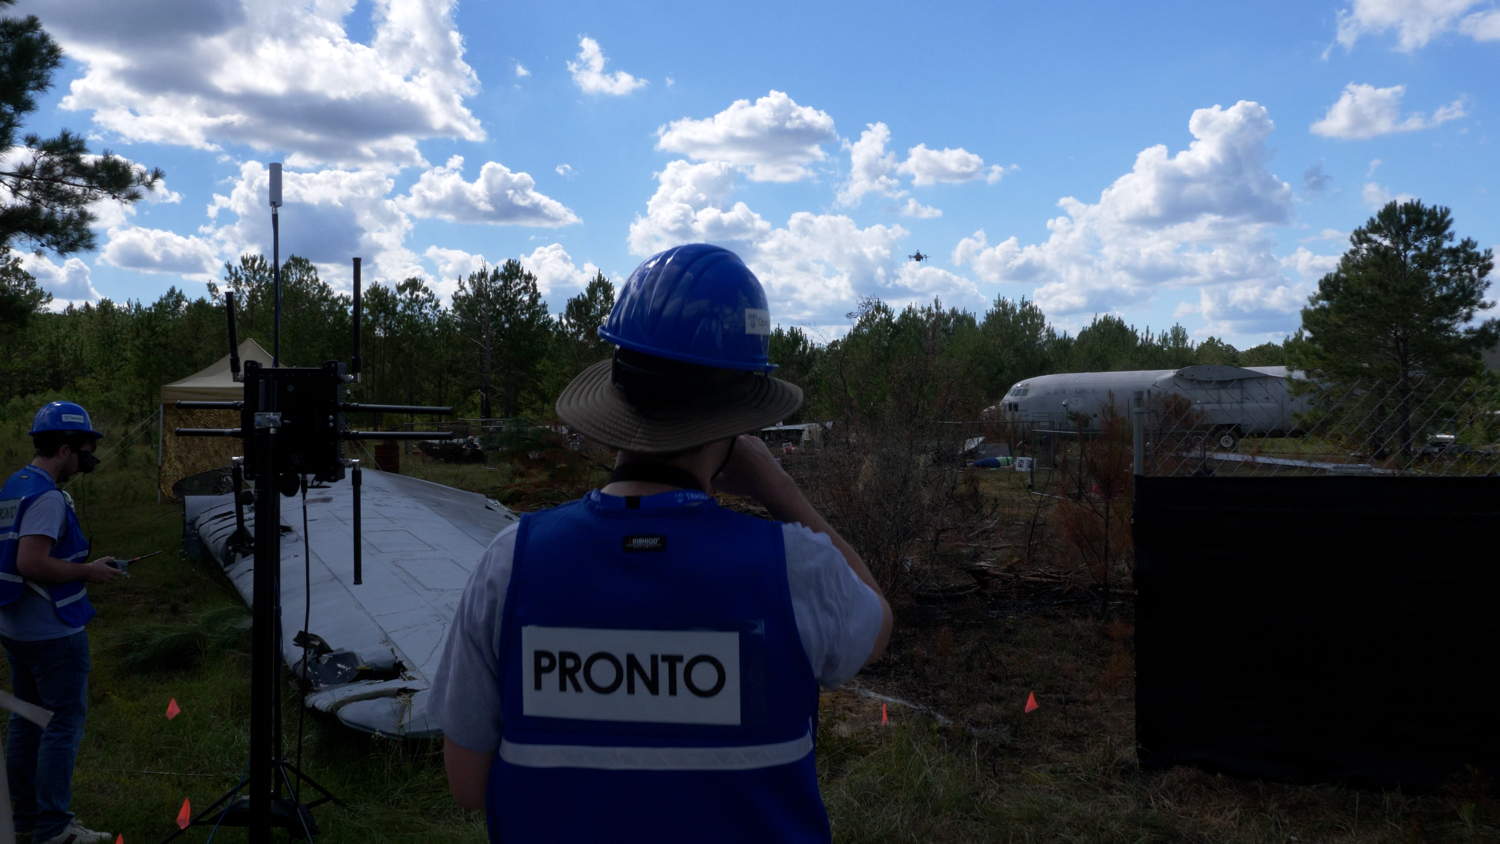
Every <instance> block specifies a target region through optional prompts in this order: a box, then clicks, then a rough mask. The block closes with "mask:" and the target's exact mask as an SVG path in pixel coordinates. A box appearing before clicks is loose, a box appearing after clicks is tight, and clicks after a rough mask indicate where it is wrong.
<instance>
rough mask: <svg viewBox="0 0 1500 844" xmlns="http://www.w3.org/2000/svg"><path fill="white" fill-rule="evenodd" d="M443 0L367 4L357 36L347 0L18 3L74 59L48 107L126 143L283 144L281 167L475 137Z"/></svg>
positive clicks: (463, 70)
mask: <svg viewBox="0 0 1500 844" xmlns="http://www.w3.org/2000/svg"><path fill="white" fill-rule="evenodd" d="M455 2H456V0H375V2H374V3H373V5H372V7H370V15H371V17H372V25H373V26H372V29H373V35H372V37H371V39H370V41H369V43H361V42H357V41H354V40H352V39H351V38H350V36H349V33H348V30H347V29H346V27H345V18H347V17H348V16H349V15H350V14H351V13H353V12H354V10H355V3H354V2H353V0H318V2H301V0H203V2H195V3H186V4H184V3H173V2H167V0H145V1H144V2H141V3H136V4H132V5H131V8H130V12H129V14H123V15H122V14H121V13H120V11H119V8H118V4H115V3H112V2H109V0H73V2H68V3H55V2H42V0H24V2H23V3H22V4H21V5H22V7H24V11H23V10H22V9H20V8H18V9H17V10H16V11H17V12H21V13H23V14H24V13H25V12H35V13H36V14H38V15H39V16H40V17H41V18H42V21H43V23H44V25H45V26H46V27H47V29H48V31H49V32H51V33H52V34H53V36H54V37H56V38H57V39H58V40H59V42H60V43H61V44H62V46H63V48H64V49H66V50H67V51H68V54H69V55H70V56H71V57H72V58H73V59H75V60H76V61H78V62H79V63H80V65H81V66H82V67H83V69H84V70H83V74H82V76H81V77H79V78H77V79H75V80H74V81H73V82H72V83H71V84H70V85H69V88H68V94H67V96H65V97H64V98H63V100H62V107H63V108H65V109H70V110H81V111H88V112H91V114H92V118H93V121H94V123H95V124H96V125H97V126H100V127H102V128H104V129H106V130H109V131H112V132H114V133H117V134H118V135H120V136H121V137H123V138H125V139H126V140H128V141H132V142H149V143H161V144H174V145H180V146H189V147H196V148H200V149H215V150H216V149H220V148H221V147H222V146H223V145H225V144H246V145H249V146H250V147H252V148H254V149H257V150H265V151H271V150H285V151H289V152H290V154H289V155H288V157H287V163H288V164H291V165H294V166H300V167H307V166H314V165H317V164H359V165H366V166H384V167H401V166H408V165H415V164H421V163H423V161H422V156H421V153H420V152H419V151H418V148H417V143H418V141H420V140H422V139H425V138H439V137H440V138H458V139H462V140H468V141H478V140H482V139H483V138H484V131H483V129H482V128H481V127H480V124H479V121H478V119H476V118H475V117H474V115H473V114H471V113H470V112H469V110H468V109H467V107H465V105H464V103H463V101H464V99H465V98H466V97H467V96H469V95H471V94H472V93H474V92H475V91H477V90H478V81H477V78H476V77H475V74H474V72H473V70H472V69H471V68H470V67H469V66H468V65H467V64H466V63H465V62H464V59H463V39H462V37H461V36H460V34H459V32H458V30H457V28H456V25H455V23H454V20H453V7H454V4H455Z"/></svg>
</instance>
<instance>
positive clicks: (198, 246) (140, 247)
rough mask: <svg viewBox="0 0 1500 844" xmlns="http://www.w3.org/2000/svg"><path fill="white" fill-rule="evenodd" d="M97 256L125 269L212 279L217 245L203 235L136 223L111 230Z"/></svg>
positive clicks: (215, 265) (216, 258)
mask: <svg viewBox="0 0 1500 844" xmlns="http://www.w3.org/2000/svg"><path fill="white" fill-rule="evenodd" d="M100 259H101V260H102V261H104V263H106V264H110V265H112V266H116V267H121V268H124V269H128V270H139V271H141V272H148V273H173V274H176V275H182V276H186V277H188V278H192V279H194V280H196V281H209V280H212V278H213V276H214V273H215V272H217V270H218V268H219V264H220V257H219V251H218V249H217V248H216V247H215V246H214V244H212V243H211V242H209V241H207V240H204V239H203V238H200V237H184V236H183V235H180V234H177V233H176V232H171V231H165V230H163V229H148V228H140V227H132V228H119V229H114V230H113V231H111V232H110V233H109V243H108V244H106V245H105V247H104V254H103V255H101V256H100Z"/></svg>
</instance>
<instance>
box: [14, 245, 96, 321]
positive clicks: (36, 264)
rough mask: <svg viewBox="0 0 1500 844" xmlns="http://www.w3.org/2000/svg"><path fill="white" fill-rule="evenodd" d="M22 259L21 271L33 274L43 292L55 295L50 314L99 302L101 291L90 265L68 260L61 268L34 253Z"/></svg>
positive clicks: (28, 253)
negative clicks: (96, 285) (92, 274)
mask: <svg viewBox="0 0 1500 844" xmlns="http://www.w3.org/2000/svg"><path fill="white" fill-rule="evenodd" d="M19 257H20V259H21V269H23V270H25V271H26V272H28V273H30V274H31V277H32V278H34V279H36V283H37V284H38V285H40V286H41V288H42V289H43V290H45V291H47V292H48V293H51V294H52V302H51V304H49V305H48V306H47V307H48V310H53V311H60V310H62V309H63V308H66V307H67V306H68V305H82V304H84V303H85V302H97V301H99V298H100V297H99V291H97V290H95V289H94V284H93V279H92V277H91V273H90V272H89V265H88V264H85V263H84V262H83V261H82V260H80V259H79V258H68V259H66V260H64V261H63V262H62V263H61V264H56V263H53V262H52V261H51V260H50V259H49V258H47V257H45V256H43V255H37V254H34V253H31V252H21V253H19Z"/></svg>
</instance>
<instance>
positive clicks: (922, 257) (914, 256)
mask: <svg viewBox="0 0 1500 844" xmlns="http://www.w3.org/2000/svg"><path fill="white" fill-rule="evenodd" d="M906 257H907V258H909V259H910V260H913V261H916V262H917V263H921V262H923V261H925V260H927V258H928V257H929V256H927V255H923V254H922V250H920V249H918V250H917V251H916V252H915V253H913V254H911V255H907V256H906Z"/></svg>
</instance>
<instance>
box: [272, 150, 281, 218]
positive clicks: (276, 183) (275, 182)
mask: <svg viewBox="0 0 1500 844" xmlns="http://www.w3.org/2000/svg"><path fill="white" fill-rule="evenodd" d="M271 207H272V208H280V207H281V162H280V161H273V162H271ZM271 213H273V214H274V213H276V212H274V211H273V212H271Z"/></svg>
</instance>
